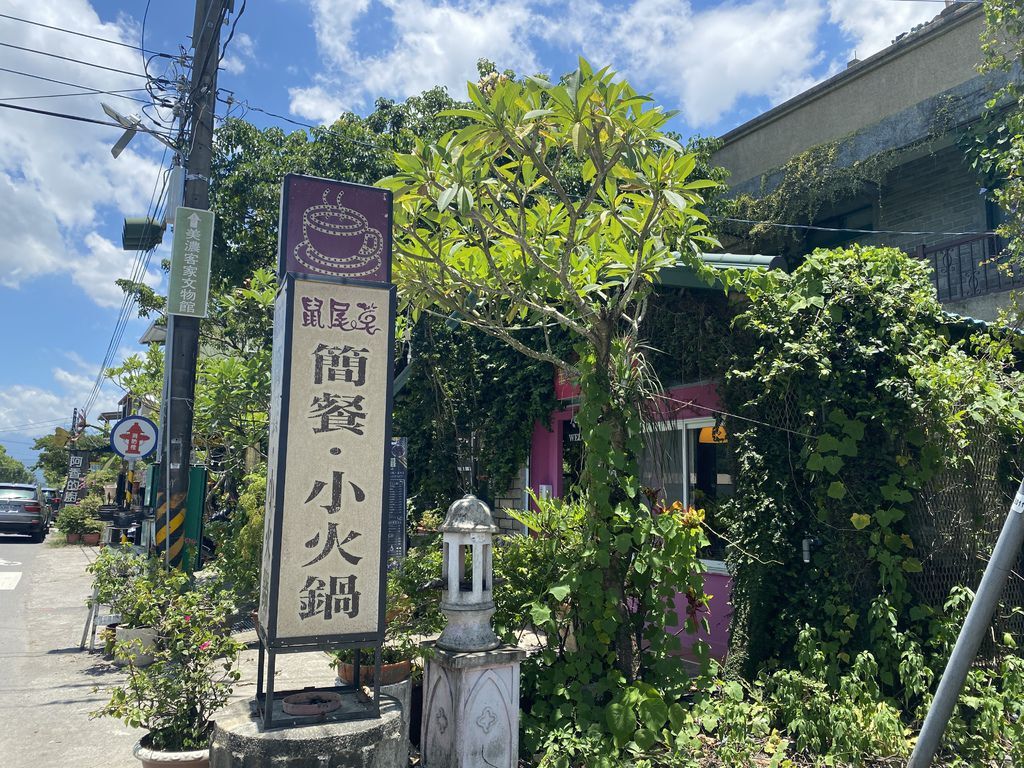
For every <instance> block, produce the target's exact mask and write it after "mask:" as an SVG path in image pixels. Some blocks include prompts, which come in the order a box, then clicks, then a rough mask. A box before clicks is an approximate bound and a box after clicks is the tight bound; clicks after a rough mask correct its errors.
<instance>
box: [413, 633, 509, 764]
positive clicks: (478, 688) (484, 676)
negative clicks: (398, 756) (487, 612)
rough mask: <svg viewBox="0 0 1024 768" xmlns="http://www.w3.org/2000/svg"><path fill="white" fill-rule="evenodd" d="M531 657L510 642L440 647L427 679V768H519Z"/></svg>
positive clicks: (424, 744)
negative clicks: (470, 648) (523, 673)
mask: <svg viewBox="0 0 1024 768" xmlns="http://www.w3.org/2000/svg"><path fill="white" fill-rule="evenodd" d="M428 646H429V644H428ZM525 656H526V652H525V651H523V650H521V649H520V648H517V647H516V646H509V645H506V646H501V647H499V648H496V649H494V650H493V651H478V652H475V653H454V652H452V651H446V650H444V649H443V648H437V647H434V649H433V656H432V657H431V658H429V659H428V661H427V667H426V672H425V674H424V678H423V726H422V731H421V735H420V749H421V754H422V759H423V766H424V768H479V767H480V766H494V767H495V768H516V766H517V765H518V762H519V664H520V662H521V661H522V660H523V658H524V657H525Z"/></svg>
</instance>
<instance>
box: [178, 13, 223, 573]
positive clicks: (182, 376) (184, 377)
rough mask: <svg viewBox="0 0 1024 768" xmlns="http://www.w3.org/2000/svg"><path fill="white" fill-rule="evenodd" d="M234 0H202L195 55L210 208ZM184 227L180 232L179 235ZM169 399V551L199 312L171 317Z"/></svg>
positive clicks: (194, 162) (203, 190) (196, 188)
mask: <svg viewBox="0 0 1024 768" xmlns="http://www.w3.org/2000/svg"><path fill="white" fill-rule="evenodd" d="M228 2H230V0H196V14H195V26H194V30H193V42H194V45H195V54H194V57H193V59H192V81H191V84H190V87H189V102H190V104H191V116H190V118H191V119H190V123H191V127H192V130H191V131H190V136H189V139H188V140H189V147H190V149H189V152H188V155H187V158H186V162H185V168H186V175H185V194H184V201H183V203H184V205H185V206H186V207H188V208H197V209H201V210H208V209H209V207H210V170H211V167H212V164H213V115H214V107H215V106H216V103H217V65H218V63H219V55H218V54H219V48H220V27H221V23H222V21H223V17H224V8H225V5H226V4H227V3H228ZM177 236H178V233H177V232H175V237H177ZM167 344H168V348H169V350H170V353H169V355H168V363H169V364H170V367H169V369H168V371H167V373H166V376H167V381H168V393H167V394H168V400H167V443H166V445H167V453H166V456H167V467H166V472H167V475H166V476H167V499H166V509H167V512H166V521H167V528H166V534H167V536H166V539H165V542H166V544H167V549H166V551H165V556H167V557H168V558H170V557H171V553H170V550H169V547H170V539H171V535H170V534H171V528H170V526H171V525H172V524H174V521H176V520H179V519H181V518H183V516H184V514H185V506H186V501H187V496H188V478H189V467H190V464H191V456H192V417H193V403H194V399H195V388H196V360H197V358H198V356H199V318H196V317H186V316H183V315H170V317H169V318H168V339H167Z"/></svg>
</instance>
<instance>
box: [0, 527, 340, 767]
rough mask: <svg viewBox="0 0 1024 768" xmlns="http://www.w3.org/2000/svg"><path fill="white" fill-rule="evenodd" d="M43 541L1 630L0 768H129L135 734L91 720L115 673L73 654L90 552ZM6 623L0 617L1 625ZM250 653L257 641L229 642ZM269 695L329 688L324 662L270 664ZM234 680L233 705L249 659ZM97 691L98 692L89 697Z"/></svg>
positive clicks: (106, 664) (246, 657)
mask: <svg viewBox="0 0 1024 768" xmlns="http://www.w3.org/2000/svg"><path fill="white" fill-rule="evenodd" d="M59 539H60V536H59V535H51V537H50V540H48V541H47V542H46V544H44V545H42V547H41V549H40V551H39V552H38V554H37V561H36V572H37V573H38V574H46V577H45V578H39V577H37V578H34V579H33V580H32V581H30V582H28V583H24V582H23V583H22V584H21V585H20V586H19V592H20V594H19V595H18V599H19V600H20V601H22V605H23V610H21V611H19V614H20V618H18V617H16V618H15V619H14V621H15V622H17V623H18V624H17V625H15V626H11V627H9V628H8V629H9V630H10V631H13V632H17V633H19V636H24V644H23V646H22V649H21V650H20V651H19V652H17V653H10V652H5V649H0V716H2V726H0V766H3V768H44V767H49V766H60V767H61V768H138V766H139V765H140V763H139V762H138V761H137V760H136V759H135V758H134V757H133V756H132V747H133V746H134V744H135V742H136V741H137V740H138V739H139V738H140V737H141V736H142V735H143V731H141V730H139V729H132V728H128V727H127V726H124V725H123V724H121V723H120V722H119V721H117V720H113V719H110V718H99V719H90V717H89V713H90V712H92V711H94V710H95V709H97V708H98V707H100V706H102V704H103V703H104V702H105V701H106V695H105V694H104V692H103V689H104V688H107V687H109V686H111V685H117V684H118V683H120V682H121V681H122V680H123V679H124V676H123V673H122V671H121V670H120V669H118V668H117V667H115V666H114V665H113V664H112V663H111V662H110V660H108V659H106V658H104V656H103V653H102V646H101V647H100V648H99V649H97V650H96V651H93V652H89V651H88V650H86V651H80V650H79V648H78V645H79V641H80V640H81V636H82V629H83V627H84V625H85V620H86V615H87V609H86V606H85V601H86V599H87V598H88V597H89V595H90V593H91V580H90V576H89V574H88V573H86V571H85V567H86V565H88V563H89V562H91V561H92V560H93V559H94V558H95V556H96V552H97V549H95V548H92V547H80V546H59V545H57V544H56V543H55V541H56V540H59ZM9 620H11V617H0V621H3V622H4V623H7V622H8V621H9ZM238 638H239V639H240V640H242V641H243V642H248V643H253V644H255V640H256V633H255V632H254V631H250V632H245V633H242V634H240V635H238ZM277 667H278V669H277V674H276V675H275V678H276V681H277V682H276V684H275V685H276V688H277V690H286V689H289V688H301V687H304V686H309V685H315V686H330V685H333V684H334V672H333V670H332V669H331V668H330V666H329V664H328V658H327V656H326V655H324V654H323V653H319V652H316V653H296V654H281V655H279V656H278V657H277ZM240 668H241V671H242V679H241V680H240V681H239V684H238V685H237V686H236V688H235V692H234V695H233V699H252V697H253V696H254V695H255V692H256V668H257V652H256V650H255V648H252V649H249V650H246V651H245V652H244V653H243V654H242V658H241V660H240ZM97 689H98V690H97Z"/></svg>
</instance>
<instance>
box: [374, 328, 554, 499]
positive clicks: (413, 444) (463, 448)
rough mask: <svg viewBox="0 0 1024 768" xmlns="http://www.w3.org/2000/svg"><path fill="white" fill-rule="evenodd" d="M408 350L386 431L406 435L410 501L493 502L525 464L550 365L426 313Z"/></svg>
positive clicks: (546, 409) (545, 414)
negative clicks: (405, 374) (472, 497)
mask: <svg viewBox="0 0 1024 768" xmlns="http://www.w3.org/2000/svg"><path fill="white" fill-rule="evenodd" d="M410 348H411V350H412V352H411V356H412V359H411V361H410V363H409V365H410V366H411V368H410V372H409V378H408V381H407V382H406V385H405V388H404V389H403V391H402V392H401V393H400V394H399V396H398V397H397V398H396V399H395V411H394V419H395V429H394V431H395V434H396V435H405V436H407V437H408V438H409V455H410V457H412V458H413V459H414V460H413V461H410V462H409V494H410V496H411V497H412V498H413V500H414V504H415V505H416V507H417V509H419V510H420V511H422V510H425V509H437V508H440V509H444V508H446V507H447V506H448V504H450V503H451V502H452V500H453V499H456V498H459V497H460V496H461V495H463V494H465V493H471V492H472V493H475V494H477V495H478V496H480V497H482V498H485V499H488V500H490V501H492V502H493V500H494V499H495V498H496V497H500V496H501V495H502V494H503V493H504V492H505V491H507V490H508V489H509V488H511V487H512V485H513V483H514V481H515V479H516V475H517V474H518V473H519V471H520V469H521V468H522V466H523V465H524V464H525V463H526V460H527V457H528V456H529V452H530V439H531V436H532V434H533V426H534V424H535V423H536V422H537V421H541V422H544V423H546V421H547V420H548V419H549V418H550V416H551V413H552V412H553V411H554V410H555V406H556V400H555V396H554V370H553V368H552V367H551V366H550V365H549V364H547V363H541V362H538V361H535V360H531V359H528V358H525V357H524V356H523V355H521V354H520V353H519V352H517V351H515V350H514V349H512V348H511V347H509V346H508V345H506V344H503V343H501V342H500V341H497V340H495V339H494V338H492V337H490V336H487V335H485V334H483V333H481V332H479V331H476V330H473V329H472V328H469V327H467V326H465V325H463V324H461V323H459V322H457V321H456V320H454V319H453V320H451V321H446V320H445V319H443V318H437V317H435V316H432V315H423V316H421V318H420V321H419V323H417V325H416V326H415V328H414V329H413V331H412V336H411V343H410ZM460 467H461V468H463V469H461V470H460Z"/></svg>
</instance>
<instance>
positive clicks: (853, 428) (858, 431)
mask: <svg viewBox="0 0 1024 768" xmlns="http://www.w3.org/2000/svg"><path fill="white" fill-rule="evenodd" d="M843 432H845V433H846V434H848V435H849V436H850V437H852V438H853V439H854V440H861V439H863V437H864V422H863V421H848V422H846V423H845V424H844V425H843Z"/></svg>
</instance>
